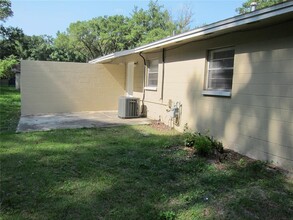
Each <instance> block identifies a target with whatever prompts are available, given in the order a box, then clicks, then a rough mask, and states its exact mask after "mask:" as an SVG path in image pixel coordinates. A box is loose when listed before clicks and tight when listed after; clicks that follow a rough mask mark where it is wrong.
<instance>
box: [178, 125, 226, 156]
mask: <svg viewBox="0 0 293 220" xmlns="http://www.w3.org/2000/svg"><path fill="white" fill-rule="evenodd" d="M183 138H184V145H185V146H187V147H194V148H195V149H196V150H197V153H198V154H199V155H202V156H208V155H211V154H212V153H215V154H217V153H221V154H222V153H224V147H223V144H222V142H220V141H218V140H216V139H214V137H212V136H210V135H208V132H206V134H201V133H200V132H192V131H191V130H190V129H189V128H188V125H187V124H185V126H184V132H183Z"/></svg>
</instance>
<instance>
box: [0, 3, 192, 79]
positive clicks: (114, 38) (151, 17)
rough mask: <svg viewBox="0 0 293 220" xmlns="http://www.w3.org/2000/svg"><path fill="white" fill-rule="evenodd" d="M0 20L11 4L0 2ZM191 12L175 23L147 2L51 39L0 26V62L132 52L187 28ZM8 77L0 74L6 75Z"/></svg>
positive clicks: (73, 25) (81, 58)
mask: <svg viewBox="0 0 293 220" xmlns="http://www.w3.org/2000/svg"><path fill="white" fill-rule="evenodd" d="M0 6H1V19H3V20H4V19H6V18H7V17H8V16H11V15H12V11H11V3H10V1H8V0H0ZM191 17H192V11H191V9H190V8H188V7H186V8H184V10H182V11H181V14H180V15H179V18H178V19H177V20H175V19H174V18H173V17H172V16H171V14H170V13H169V12H168V11H167V10H166V9H164V6H162V5H159V4H158V1H152V0H151V1H150V2H149V4H148V8H147V9H139V8H138V7H134V9H133V11H132V13H131V14H130V15H129V16H123V15H114V16H99V17H96V18H93V19H91V20H87V21H77V22H74V23H71V24H70V25H69V27H68V28H67V30H66V31H65V32H57V37H56V38H55V39H54V38H53V37H51V36H46V35H41V36H28V35H25V34H24V32H23V30H22V29H20V28H17V27H4V26H3V25H0V61H4V60H7V62H2V63H3V65H5V68H2V70H3V69H5V70H7V67H8V66H9V65H8V64H11V63H14V62H15V60H19V59H32V60H53V61H73V62H85V61H88V60H90V59H94V58H96V57H100V56H104V55H107V54H110V53H113V52H116V51H121V50H127V49H132V48H134V47H137V46H140V45H143V44H147V43H150V42H153V41H156V40H160V39H162V38H164V37H168V36H171V35H173V34H174V33H175V34H178V33H182V32H184V31H188V30H189V29H190V22H191ZM8 75H9V74H2V76H8Z"/></svg>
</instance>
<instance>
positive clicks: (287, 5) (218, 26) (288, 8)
mask: <svg viewBox="0 0 293 220" xmlns="http://www.w3.org/2000/svg"><path fill="white" fill-rule="evenodd" d="M292 11H293V1H288V2H284V3H280V4H277V5H273V6H271V7H267V8H263V9H260V10H256V11H253V12H250V13H247V14H243V15H237V16H234V17H231V18H228V19H224V20H221V21H218V22H215V23H212V24H208V25H205V26H203V27H200V28H196V29H193V30H191V31H188V32H185V33H182V34H178V35H175V36H172V37H167V38H164V39H161V40H158V41H155V42H152V43H149V44H146V45H143V46H140V47H136V48H134V49H131V50H124V51H119V52H115V53H112V54H108V55H106V56H102V57H99V58H96V59H93V60H91V61H89V63H92V64H95V63H100V62H104V61H110V60H112V59H115V58H118V57H122V56H126V55H130V54H135V53H139V52H143V51H147V50H150V49H154V48H157V47H164V46H167V45H168V44H171V43H176V42H178V41H183V40H187V39H191V38H195V37H198V36H202V35H206V34H209V33H214V32H217V31H220V30H224V29H228V28H232V27H237V26H241V25H243V24H247V23H252V22H256V21H260V20H264V19H267V18H270V17H274V16H277V15H281V14H285V13H288V12H292Z"/></svg>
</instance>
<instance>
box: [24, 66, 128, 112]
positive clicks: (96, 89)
mask: <svg viewBox="0 0 293 220" xmlns="http://www.w3.org/2000/svg"><path fill="white" fill-rule="evenodd" d="M124 94H125V66H124V65H121V64H117V65H116V64H87V63H69V62H67V63H65V62H48V61H21V114H22V115H33V114H44V113H62V112H80V111H106V110H117V108H118V98H119V96H121V95H124Z"/></svg>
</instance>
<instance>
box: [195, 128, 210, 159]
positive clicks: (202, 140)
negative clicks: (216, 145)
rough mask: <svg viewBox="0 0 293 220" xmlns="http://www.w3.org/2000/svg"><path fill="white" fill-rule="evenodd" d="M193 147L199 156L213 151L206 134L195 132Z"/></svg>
mask: <svg viewBox="0 0 293 220" xmlns="http://www.w3.org/2000/svg"><path fill="white" fill-rule="evenodd" d="M194 147H195V149H196V150H197V153H198V154H199V155H201V156H208V155H210V154H212V153H213V145H212V142H211V141H210V139H209V137H208V136H205V135H201V134H200V133H197V137H196V138H195V140H194Z"/></svg>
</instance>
